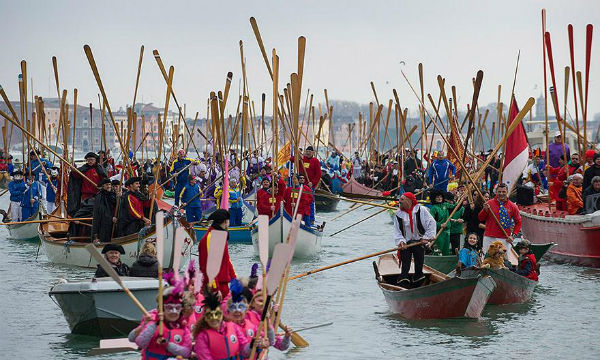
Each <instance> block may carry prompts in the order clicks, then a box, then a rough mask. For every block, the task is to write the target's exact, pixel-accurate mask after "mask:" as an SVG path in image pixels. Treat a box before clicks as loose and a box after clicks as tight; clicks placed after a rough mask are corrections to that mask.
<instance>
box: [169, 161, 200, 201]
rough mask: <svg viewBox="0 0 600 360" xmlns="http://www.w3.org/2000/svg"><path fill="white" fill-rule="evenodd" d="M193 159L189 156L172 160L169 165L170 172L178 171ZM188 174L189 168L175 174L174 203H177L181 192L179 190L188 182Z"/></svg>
mask: <svg viewBox="0 0 600 360" xmlns="http://www.w3.org/2000/svg"><path fill="white" fill-rule="evenodd" d="M193 161H194V160H192V159H190V158H183V159H179V158H177V159H176V160H175V161H173V164H172V165H171V170H170V172H171V174H175V173H178V172H179V171H181V170H182V169H183V168H185V167H186V166H188V165H189V164H191V163H192V162H193ZM189 175H190V170H189V168H187V169H185V170H184V171H181V173H180V174H179V175H177V177H176V179H177V183H176V184H175V205H179V195H180V193H181V190H183V187H184V186H185V184H187V183H188V176H189Z"/></svg>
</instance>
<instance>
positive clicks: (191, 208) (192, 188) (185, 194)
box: [179, 182, 202, 222]
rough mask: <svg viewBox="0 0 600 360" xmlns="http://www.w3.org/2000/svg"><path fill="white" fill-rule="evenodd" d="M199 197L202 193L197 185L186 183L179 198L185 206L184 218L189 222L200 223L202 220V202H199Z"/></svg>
mask: <svg viewBox="0 0 600 360" xmlns="http://www.w3.org/2000/svg"><path fill="white" fill-rule="evenodd" d="M198 194H200V195H198ZM196 195H198V196H196ZM200 196H202V191H201V190H200V186H199V185H198V184H197V183H196V184H194V185H192V184H190V183H189V182H188V183H187V184H185V186H184V187H183V189H182V190H181V193H180V195H179V197H180V201H181V203H182V204H183V203H185V204H187V205H186V206H185V217H186V219H187V221H189V222H195V221H200V220H201V219H202V202H201V201H200Z"/></svg>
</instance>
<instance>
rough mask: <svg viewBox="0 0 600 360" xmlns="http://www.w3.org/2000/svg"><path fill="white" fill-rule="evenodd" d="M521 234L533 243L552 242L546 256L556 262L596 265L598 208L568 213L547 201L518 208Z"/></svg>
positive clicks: (599, 261) (598, 255)
mask: <svg viewBox="0 0 600 360" xmlns="http://www.w3.org/2000/svg"><path fill="white" fill-rule="evenodd" d="M520 212H521V221H522V224H523V227H522V231H523V235H524V237H525V238H526V239H527V240H529V241H531V242H532V243H533V244H543V243H547V242H548V240H551V241H556V242H557V243H558V245H557V246H556V247H554V248H552V249H550V251H549V252H548V258H550V259H551V260H553V261H556V262H559V263H568V264H572V265H578V266H589V267H595V268H600V211H596V212H594V213H592V214H588V215H568V214H566V213H565V212H563V211H558V212H557V211H552V212H549V211H548V205H547V204H534V205H530V206H524V207H521V208H520Z"/></svg>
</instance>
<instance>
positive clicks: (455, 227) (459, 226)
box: [444, 203, 465, 234]
mask: <svg viewBox="0 0 600 360" xmlns="http://www.w3.org/2000/svg"><path fill="white" fill-rule="evenodd" d="M444 205H447V206H448V213H451V212H452V210H454V207H455V206H456V204H450V203H444ZM464 212H465V208H464V207H462V206H461V207H460V208H459V209H458V210H456V212H455V213H454V215H452V219H461V218H462V216H463V214H464ZM464 228H465V224H464V223H458V222H453V221H451V222H450V234H462V233H463V231H464Z"/></svg>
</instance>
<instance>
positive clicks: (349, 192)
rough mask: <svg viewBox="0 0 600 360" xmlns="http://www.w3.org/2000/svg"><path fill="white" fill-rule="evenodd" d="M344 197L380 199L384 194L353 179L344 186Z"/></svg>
mask: <svg viewBox="0 0 600 360" xmlns="http://www.w3.org/2000/svg"><path fill="white" fill-rule="evenodd" d="M342 195H343V196H346V197H364V198H373V197H375V198H380V197H382V196H383V193H382V192H381V191H379V190H375V189H373V188H370V187H368V186H365V185H363V184H361V183H359V182H358V181H356V179H355V178H353V177H351V178H350V180H348V182H347V183H345V184H343V185H342Z"/></svg>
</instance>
